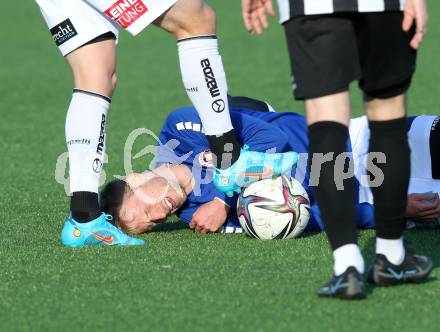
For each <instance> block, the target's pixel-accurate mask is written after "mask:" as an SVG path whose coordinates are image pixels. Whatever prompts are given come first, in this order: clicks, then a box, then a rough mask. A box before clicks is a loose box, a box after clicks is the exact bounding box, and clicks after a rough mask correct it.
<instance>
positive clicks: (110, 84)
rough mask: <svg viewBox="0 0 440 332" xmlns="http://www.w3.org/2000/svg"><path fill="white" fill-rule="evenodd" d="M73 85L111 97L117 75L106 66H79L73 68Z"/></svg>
mask: <svg viewBox="0 0 440 332" xmlns="http://www.w3.org/2000/svg"><path fill="white" fill-rule="evenodd" d="M74 81H75V87H76V88H78V89H81V90H86V91H91V92H95V93H99V94H102V95H104V96H108V97H111V96H112V95H113V92H114V91H115V89H116V82H117V76H116V73H115V71H114V70H112V69H106V68H96V67H93V68H87V67H85V68H80V69H78V70H74Z"/></svg>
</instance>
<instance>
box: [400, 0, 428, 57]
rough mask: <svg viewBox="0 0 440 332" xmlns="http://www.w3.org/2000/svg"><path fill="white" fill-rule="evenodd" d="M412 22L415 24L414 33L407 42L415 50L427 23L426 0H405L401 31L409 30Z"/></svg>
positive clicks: (421, 39) (423, 34)
mask: <svg viewBox="0 0 440 332" xmlns="http://www.w3.org/2000/svg"><path fill="white" fill-rule="evenodd" d="M413 24H415V25H416V33H415V34H414V37H413V39H412V40H411V42H410V43H409V44H410V45H411V47H412V48H413V49H415V50H416V49H418V48H419V46H420V44H421V43H422V41H423V37H424V36H425V33H426V28H427V24H428V10H427V5H426V0H406V3H405V9H404V11H403V22H402V29H403V31H409V29H411V27H412V26H413Z"/></svg>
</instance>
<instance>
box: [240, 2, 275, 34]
mask: <svg viewBox="0 0 440 332" xmlns="http://www.w3.org/2000/svg"><path fill="white" fill-rule="evenodd" d="M241 13H242V16H243V22H244V26H245V27H246V30H247V31H248V32H249V33H251V34H257V35H261V34H262V33H263V29H267V28H269V23H268V22H267V16H266V15H270V16H275V12H274V10H273V6H272V0H241Z"/></svg>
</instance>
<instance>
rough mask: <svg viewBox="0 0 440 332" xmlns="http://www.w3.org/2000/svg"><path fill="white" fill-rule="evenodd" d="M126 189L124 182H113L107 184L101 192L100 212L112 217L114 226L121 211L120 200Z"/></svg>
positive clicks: (117, 180)
mask: <svg viewBox="0 0 440 332" xmlns="http://www.w3.org/2000/svg"><path fill="white" fill-rule="evenodd" d="M126 188H127V184H126V182H125V181H124V180H119V179H116V180H113V181H110V182H109V183H107V184H106V185H105V187H104V189H103V190H102V191H101V196H100V205H101V211H103V212H105V213H107V214H110V215H111V216H113V224H115V225H116V223H117V221H118V216H119V210H120V209H121V205H122V200H123V199H124V194H125V191H126Z"/></svg>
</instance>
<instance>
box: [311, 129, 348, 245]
mask: <svg viewBox="0 0 440 332" xmlns="http://www.w3.org/2000/svg"><path fill="white" fill-rule="evenodd" d="M347 139H348V128H347V127H346V126H344V125H343V124H340V123H337V122H331V121H322V122H317V123H315V124H312V125H311V126H309V171H310V184H311V185H313V191H314V193H315V197H316V200H317V202H318V205H319V208H320V211H321V216H322V219H323V221H324V225H325V231H326V233H327V237H328V240H329V242H330V246H331V248H332V250H333V251H334V250H336V249H337V248H339V247H341V246H343V245H346V244H350V243H354V244H357V230H356V215H355V209H354V205H355V180H354V177H353V176H352V177H350V178H348V179H345V180H344V181H343V182H342V183H343V188H344V189H343V190H338V188H337V185H336V183H335V182H336V180H335V179H336V178H335V175H336V177H338V174H335V162H336V158H337V156H339V155H340V154H341V153H344V152H347ZM329 152H333V153H334V154H333V159H332V161H327V162H325V163H323V164H322V166H321V172H320V173H319V182H318V181H317V178H316V176H317V175H318V174H316V170H317V169H316V167H317V166H319V165H318V164H317V162H318V160H317V159H318V158H316V157H315V161H313V165H312V158H313V154H314V153H322V154H324V155H325V154H327V153H329ZM314 169H315V171H314ZM313 178H316V180H315V181H314V179H313ZM313 182H315V183H313Z"/></svg>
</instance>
